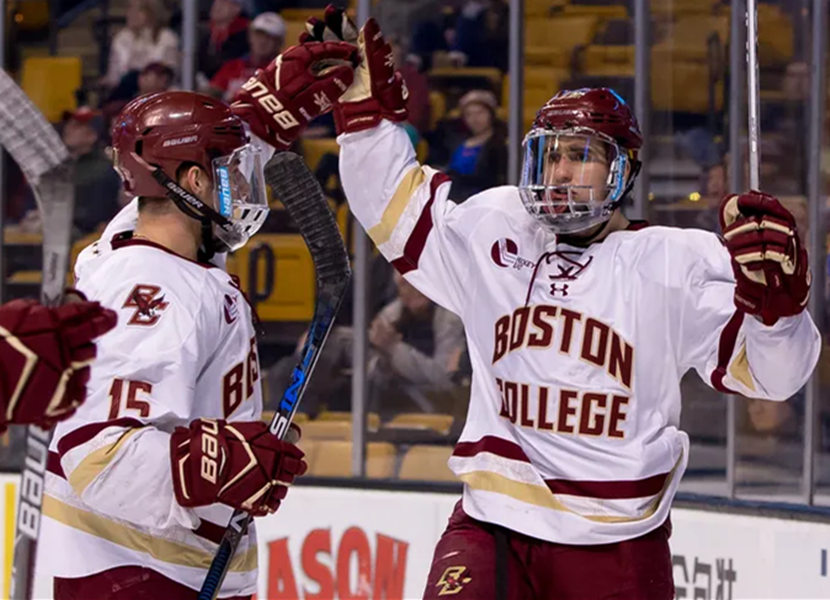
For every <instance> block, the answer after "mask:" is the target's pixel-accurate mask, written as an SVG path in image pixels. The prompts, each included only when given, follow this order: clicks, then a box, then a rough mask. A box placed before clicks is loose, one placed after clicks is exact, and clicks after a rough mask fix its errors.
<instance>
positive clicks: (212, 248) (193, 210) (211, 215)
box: [153, 168, 231, 262]
mask: <svg viewBox="0 0 830 600" xmlns="http://www.w3.org/2000/svg"><path fill="white" fill-rule="evenodd" d="M153 178H154V179H155V180H156V181H157V182H159V184H160V185H162V186H163V187H164V189H165V190H166V193H167V197H168V198H169V199H170V200H172V201H173V203H174V204H175V205H176V207H177V208H178V209H179V210H181V211H182V212H183V213H184V214H186V215H187V216H188V217H190V218H192V219H196V220H197V221H199V222H200V223H201V224H202V246H201V248H199V259H200V260H202V261H204V262H207V261H209V260H210V259H211V258H213V256H214V255H215V254H216V253H217V252H226V251H227V250H228V248H226V247H225V245H224V243H223V242H222V241H221V240H219V239H218V238H217V237H216V236H215V235H213V224H214V223H215V224H217V225H219V227H225V226H228V225H230V224H231V222H230V221H229V220H228V219H227V218H226V217H224V216H222V215H220V214H219V213H218V212H216V210H214V209H213V208H212V207H210V206H208V205H207V204H205V203H204V202H202V201H201V200H200V199H199V198H197V197H196V196H195V195H194V194H191V193H190V192H188V191H187V190H186V189H184V188H183V187H182V186H180V185H179V184H178V183H176V182H175V181H173V180H172V179H171V178H170V177H169V176H168V175H167V173H165V172H164V171H162V170H161V169H159V168H155V169H153Z"/></svg>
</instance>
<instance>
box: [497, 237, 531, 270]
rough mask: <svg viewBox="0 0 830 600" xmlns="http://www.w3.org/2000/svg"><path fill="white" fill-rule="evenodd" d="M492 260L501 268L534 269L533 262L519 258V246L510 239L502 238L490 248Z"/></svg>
mask: <svg viewBox="0 0 830 600" xmlns="http://www.w3.org/2000/svg"><path fill="white" fill-rule="evenodd" d="M490 258H492V259H493V262H494V263H496V265H498V266H499V267H503V268H511V267H512V268H514V269H521V268H522V267H532V266H533V262H531V261H529V260H527V259H526V258H522V257H521V256H519V246H518V244H516V242H514V241H513V240H511V239H510V238H501V239H499V240H496V241H495V242H493V245H492V246H490Z"/></svg>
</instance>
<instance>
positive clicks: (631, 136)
mask: <svg viewBox="0 0 830 600" xmlns="http://www.w3.org/2000/svg"><path fill="white" fill-rule="evenodd" d="M533 129H553V130H568V129H580V130H592V131H595V132H597V133H603V134H605V135H607V136H608V137H610V138H611V139H613V140H615V141H616V142H617V143H618V144H619V145H620V147H621V148H625V149H626V150H628V151H630V152H634V153H636V152H637V151H638V150H639V149H640V147H641V146H642V145H643V134H642V133H641V132H640V125H639V123H637V118H636V117H635V116H634V113H633V112H631V108H629V106H628V104H626V102H625V100H623V99H622V97H620V95H619V94H617V92H615V91H614V90H612V89H610V88H584V89H580V90H563V91H561V92H559V93H558V94H556V95H555V96H554V97H553V98H551V99H550V100H548V101H547V102H546V103H545V105H544V106H543V107H542V108H540V109H539V112H538V113H536V119H535V120H534V121H533ZM635 156H636V154H635Z"/></svg>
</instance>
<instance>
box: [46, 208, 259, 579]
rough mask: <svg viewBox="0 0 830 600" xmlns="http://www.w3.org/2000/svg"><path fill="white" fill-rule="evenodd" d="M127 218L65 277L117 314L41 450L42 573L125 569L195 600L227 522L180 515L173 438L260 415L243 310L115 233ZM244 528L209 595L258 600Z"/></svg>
mask: <svg viewBox="0 0 830 600" xmlns="http://www.w3.org/2000/svg"><path fill="white" fill-rule="evenodd" d="M134 214H135V208H134V206H133V207H128V208H127V209H125V211H123V213H122V214H121V215H119V217H117V218H116V219H115V220H114V221H113V223H111V224H110V226H109V227H108V228H107V230H106V232H105V233H104V236H103V237H102V238H101V239H100V240H99V241H98V242H96V243H95V244H93V245H92V246H90V247H88V248H86V249H85V250H84V251H83V252H82V253H81V255H80V256H79V258H78V261H77V264H76V266H75V275H76V283H77V286H78V288H79V289H80V290H82V291H83V292H84V293H85V294H86V295H87V296H88V298H89V299H90V300H98V301H100V302H101V304H103V305H104V306H107V307H110V308H112V309H114V310H116V311H117V312H118V325H117V326H116V328H115V329H114V330H112V331H111V332H109V333H107V334H106V335H104V336H102V337H101V338H100V339H99V340H98V357H97V360H96V361H95V363H94V364H93V366H92V369H91V378H90V382H89V385H88V392H89V395H88V397H87V400H86V402H85V403H84V404H83V405H82V406H81V407H80V408H79V409H78V412H77V413H76V414H75V415H74V416H73V417H72V418H71V419H69V420H68V421H65V422H63V423H60V424H59V425H58V426H57V427H56V429H55V435H54V437H53V439H52V443H51V447H50V456H49V462H48V473H47V479H46V494H45V497H44V501H43V517H44V518H43V521H42V525H41V543H40V544H38V552H39V556H38V571H39V574H47V573H48V574H49V575H52V576H59V577H69V578H71V577H80V576H84V575H89V574H92V573H96V572H100V571H103V570H105V569H110V568H114V567H118V566H123V565H140V566H144V567H148V568H150V569H153V570H155V571H158V572H160V573H162V574H163V575H165V576H166V577H168V578H170V579H173V580H175V581H177V582H179V583H181V584H183V585H186V586H189V587H191V588H194V589H199V587H200V586H201V584H202V581H203V579H204V575H205V573H206V569H207V567H208V566H209V565H210V561H211V559H212V558H213V555H214V553H215V552H216V549H217V544H218V541H219V539H220V538H221V536H222V533H223V531H224V527H225V525H226V524H227V522H228V519H229V517H230V515H231V513H232V510H231V509H230V508H229V507H227V506H225V505H219V504H216V505H212V506H208V507H204V508H197V509H186V508H183V507H181V506H179V505H178V503H177V502H176V499H175V495H174V492H173V483H172V479H171V475H170V452H169V440H170V433H171V432H172V431H173V429H174V428H175V427H176V426H187V425H188V424H189V423H190V422H191V421H192V420H193V419H195V418H198V417H209V418H217V419H227V420H236V421H252V420H257V419H259V418H260V414H261V411H262V394H261V387H260V386H261V382H260V380H259V360H258V355H257V343H256V333H255V330H254V326H253V324H252V321H251V317H252V314H251V309H250V307H249V306H248V304H247V301H246V299H245V297H244V295H243V294H242V292H241V291H240V290H239V288H238V287H237V286H236V284H235V283H234V281H233V280H232V278H231V277H230V276H229V275H228V274H227V273H226V272H225V271H224V270H223V269H221V268H218V267H215V266H212V265H206V264H201V263H196V262H193V261H190V260H188V259H186V258H183V257H181V256H178V255H176V254H173V253H171V252H170V251H169V250H166V249H165V248H163V247H161V246H157V245H154V244H152V243H150V242H147V241H143V240H140V239H129V237H128V236H125V235H118V232H119V231H122V230H123V229H132V226H131V225H132V223H131V222H132V219H131V218H130V215H134ZM256 552H257V549H256V538H255V533H254V528H253V527H251V528H250V529H249V530H248V535H246V536H245V537H244V538H243V540H242V542H241V543H240V545H239V548H238V549H237V551H236V554H235V556H234V559H233V561H232V563H231V567H230V571H229V573H228V576H227V578H226V579H225V582H224V585H223V587H222V593H221V594H220V596H235V595H241V594H251V593H254V592H255V591H256V566H257V554H256Z"/></svg>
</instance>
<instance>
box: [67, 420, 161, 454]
mask: <svg viewBox="0 0 830 600" xmlns="http://www.w3.org/2000/svg"><path fill="white" fill-rule="evenodd" d="M108 427H129V428H133V427H144V423H142V422H141V421H139V420H138V419H133V418H131V417H122V418H120V419H113V420H112V421H101V422H98V423H90V424H88V425H83V426H81V427H78V428H77V429H74V430H72V431H70V432H69V433H67V434H66V435H65V436H63V437H62V438H61V439H60V441H58V454H60V455H61V458H63V455H64V454H66V453H67V452H69V451H70V450H72V448H77V447H78V446H80V445H81V444H85V443H87V442H88V441H90V440H91V439H92V438H94V437H95V436H96V435H98V434H99V433H101V432H102V431H103V430H104V429H106V428H108Z"/></svg>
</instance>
